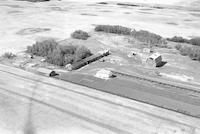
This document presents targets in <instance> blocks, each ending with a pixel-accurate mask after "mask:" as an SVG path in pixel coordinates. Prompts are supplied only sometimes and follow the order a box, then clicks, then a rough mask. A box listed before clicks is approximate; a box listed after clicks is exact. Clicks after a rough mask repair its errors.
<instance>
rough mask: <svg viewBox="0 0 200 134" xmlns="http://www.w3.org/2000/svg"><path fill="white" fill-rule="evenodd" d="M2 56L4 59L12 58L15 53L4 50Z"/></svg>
mask: <svg viewBox="0 0 200 134" xmlns="http://www.w3.org/2000/svg"><path fill="white" fill-rule="evenodd" d="M2 57H3V58H6V59H13V58H15V57H16V55H15V54H13V53H11V52H6V53H4V54H3V55H2Z"/></svg>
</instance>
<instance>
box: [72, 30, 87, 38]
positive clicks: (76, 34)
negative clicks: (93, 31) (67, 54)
mask: <svg viewBox="0 0 200 134" xmlns="http://www.w3.org/2000/svg"><path fill="white" fill-rule="evenodd" d="M71 37H72V38H75V39H81V40H87V39H88V38H89V37H90V36H89V34H88V33H87V32H84V31H82V30H77V31H75V32H73V33H72V34H71Z"/></svg>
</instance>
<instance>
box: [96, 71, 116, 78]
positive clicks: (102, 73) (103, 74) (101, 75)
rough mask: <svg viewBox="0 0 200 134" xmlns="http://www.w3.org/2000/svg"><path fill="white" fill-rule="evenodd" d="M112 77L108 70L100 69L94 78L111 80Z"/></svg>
mask: <svg viewBox="0 0 200 134" xmlns="http://www.w3.org/2000/svg"><path fill="white" fill-rule="evenodd" d="M112 76H113V74H112V72H111V71H110V70H105V69H101V70H99V71H97V73H96V74H95V77H97V78H101V79H106V80H107V79H109V78H111V77H112Z"/></svg>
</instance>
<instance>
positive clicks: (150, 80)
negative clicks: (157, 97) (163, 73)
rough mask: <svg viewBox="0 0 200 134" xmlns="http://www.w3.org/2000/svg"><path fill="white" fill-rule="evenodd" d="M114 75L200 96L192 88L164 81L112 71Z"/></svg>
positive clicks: (199, 92)
mask: <svg viewBox="0 0 200 134" xmlns="http://www.w3.org/2000/svg"><path fill="white" fill-rule="evenodd" d="M112 73H113V74H115V75H120V76H123V77H128V78H130V79H138V80H142V81H147V82H151V83H155V84H159V85H162V86H168V87H172V88H177V89H181V90H183V91H189V92H192V93H198V94H199V95H200V91H198V90H195V89H191V88H187V87H182V86H178V85H173V84H169V83H165V82H162V81H158V80H154V79H149V78H145V77H142V76H136V75H129V74H125V73H121V72H117V71H112Z"/></svg>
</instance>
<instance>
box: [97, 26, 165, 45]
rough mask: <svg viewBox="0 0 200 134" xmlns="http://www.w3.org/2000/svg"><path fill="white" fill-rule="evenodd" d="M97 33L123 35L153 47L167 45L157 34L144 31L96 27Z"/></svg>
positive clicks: (118, 27)
mask: <svg viewBox="0 0 200 134" xmlns="http://www.w3.org/2000/svg"><path fill="white" fill-rule="evenodd" d="M95 31H97V32H106V33H114V34H121V35H130V36H133V37H134V38H135V39H137V40H139V41H141V42H144V43H147V44H152V45H157V44H165V43H166V42H165V40H164V39H163V38H162V37H161V36H159V35H157V34H154V33H151V32H148V31H144V30H140V31H136V30H132V29H131V28H127V27H122V26H115V25H114V26H110V25H97V26H96V27H95ZM158 46H161V45H158Z"/></svg>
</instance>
